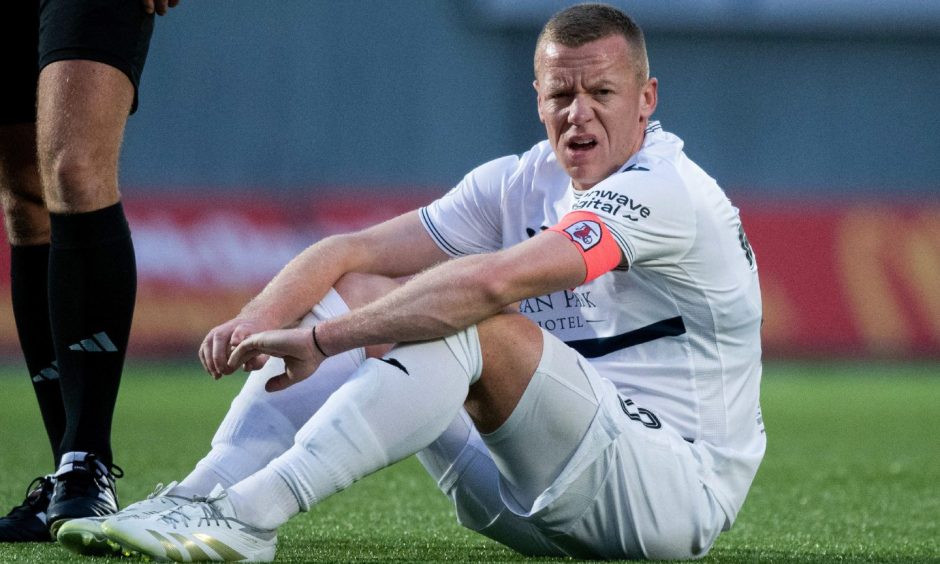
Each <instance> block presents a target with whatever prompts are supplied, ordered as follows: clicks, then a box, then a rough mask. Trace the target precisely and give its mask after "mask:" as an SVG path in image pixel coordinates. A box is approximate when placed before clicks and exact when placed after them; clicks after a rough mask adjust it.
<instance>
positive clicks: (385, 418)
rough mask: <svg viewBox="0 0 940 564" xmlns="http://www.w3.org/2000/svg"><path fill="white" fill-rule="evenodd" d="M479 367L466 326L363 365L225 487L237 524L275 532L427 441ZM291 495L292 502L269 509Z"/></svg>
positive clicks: (454, 409) (472, 333)
mask: <svg viewBox="0 0 940 564" xmlns="http://www.w3.org/2000/svg"><path fill="white" fill-rule="evenodd" d="M481 370H482V356H481V354H480V344H479V338H478V337H477V333H476V328H475V327H471V328H469V329H467V330H465V331H462V332H460V333H458V334H457V335H454V336H451V337H448V338H447V339H443V340H438V341H432V342H427V343H417V344H409V345H404V346H399V347H396V348H394V349H392V351H391V352H389V353H388V354H387V355H386V356H385V358H383V359H371V360H368V361H366V362H365V363H364V364H363V365H362V367H361V368H360V369H359V370H358V371H357V373H356V374H355V375H354V376H353V377H352V378H350V380H349V381H348V382H347V383H346V384H345V385H343V386H342V387H341V388H340V389H339V390H338V391H337V392H336V393H335V394H333V396H331V397H330V399H329V400H328V401H327V402H326V404H324V406H323V407H322V408H321V409H320V410H319V411H318V412H317V413H316V414H315V415H314V416H313V417H312V418H311V419H310V421H309V422H308V423H307V424H306V425H305V426H304V427H303V428H302V429H301V430H300V431H299V432H298V433H297V436H296V438H295V444H294V446H293V447H291V448H290V449H289V450H288V451H287V452H286V453H285V454H284V455H282V456H280V457H278V458H277V459H275V460H274V461H272V463H271V464H270V465H269V466H268V467H267V468H265V469H264V470H262V471H260V472H258V473H256V474H254V475H253V476H251V477H250V478H248V479H246V480H244V481H242V482H240V483H238V484H236V485H235V486H233V487H232V488H231V499H232V502H233V505H234V506H235V510H236V512H237V513H238V515H239V516H240V518H241V519H243V520H245V521H246V522H248V523H251V524H252V525H254V526H257V527H260V528H263V529H274V528H276V527H278V526H279V525H281V524H283V523H284V522H285V521H286V520H287V519H289V518H290V517H291V515H293V514H294V513H296V512H297V511H306V510H308V509H309V508H310V507H312V506H314V505H316V504H317V503H319V502H320V501H322V500H323V499H325V498H327V497H329V496H330V495H332V494H334V493H336V492H338V491H340V490H343V489H345V488H346V487H348V486H349V485H351V484H352V483H353V482H355V481H356V480H359V479H360V478H363V477H365V476H366V475H368V474H371V473H372V472H375V471H376V470H379V469H381V468H383V467H385V466H388V465H389V464H391V463H394V462H396V461H398V460H401V459H403V458H405V457H407V456H410V455H411V454H414V453H415V452H417V451H419V450H421V449H422V448H424V447H426V446H427V445H429V444H430V443H431V442H432V441H434V440H435V439H436V438H437V437H438V436H439V435H440V434H441V433H442V432H443V431H444V430H445V429H446V428H447V426H448V425H449V424H450V423H451V422H452V421H453V420H454V418H455V417H456V415H457V414H458V412H459V411H460V409H461V407H462V405H463V402H464V400H465V399H466V396H467V390H468V388H469V386H470V384H471V383H473V382H475V381H476V379H477V378H479V376H480V372H481ZM288 491H289V492H290V494H291V495H292V497H293V498H294V500H295V502H296V504H290V503H286V504H283V505H284V506H282V507H280V508H275V507H272V506H273V505H275V504H273V503H271V502H270V500H271V499H272V496H273V498H275V499H278V498H281V499H283V497H284V494H285V492H288Z"/></svg>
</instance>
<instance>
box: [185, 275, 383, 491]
mask: <svg viewBox="0 0 940 564" xmlns="http://www.w3.org/2000/svg"><path fill="white" fill-rule="evenodd" d="M348 311H349V308H348V307H347V306H346V303H345V302H344V301H343V299H342V298H341V297H340V295H339V294H338V293H336V292H335V291H333V290H330V292H329V293H328V294H327V295H326V297H324V298H323V300H322V301H321V302H320V303H319V304H317V305H316V306H315V307H314V308H313V311H312V313H310V314H308V315H307V316H306V317H304V319H303V321H301V325H303V326H312V325H313V324H314V323H318V322H320V321H324V320H326V319H331V318H333V317H336V316H339V315H342V314H344V313H346V312H348ZM364 360H365V351H364V350H363V349H354V350H351V351H347V352H345V353H342V354H339V355H336V356H333V357H330V358H328V359H327V360H326V361H325V362H324V363H323V364H322V365H320V367H319V368H318V369H317V372H316V374H315V375H314V376H312V377H310V378H307V379H306V380H303V381H302V382H300V383H298V384H296V385H294V386H291V388H290V389H288V390H282V391H280V392H273V393H269V392H266V391H265V390H264V385H265V383H266V382H267V381H268V380H269V379H270V378H271V377H273V376H275V375H277V374H280V373H282V372H283V371H284V361H283V360H281V359H279V358H271V359H269V360H268V362H267V363H266V364H265V366H264V367H263V368H261V369H260V370H255V371H254V372H252V373H251V375H250V376H249V377H248V380H247V381H246V382H245V385H244V386H243V387H242V390H241V392H240V393H239V394H238V396H236V397H235V399H234V400H233V401H232V405H231V407H230V408H229V411H228V413H227V414H226V415H225V419H223V421H222V423H221V425H220V426H219V428H218V430H217V431H216V433H215V436H214V437H213V438H212V450H210V451H209V453H208V454H206V456H205V457H203V459H202V460H200V461H199V462H198V463H197V464H196V467H195V468H194V469H193V471H192V472H190V474H189V475H188V476H186V478H184V479H183V480H182V481H181V482H180V483H179V485H178V486H176V488H174V490H173V492H174V493H178V494H179V495H187V496H188V495H208V494H209V492H210V491H212V488H213V487H215V485H216V484H221V485H222V486H223V487H225V488H228V487H229V486H231V485H232V484H235V483H237V482H238V481H240V480H243V479H245V478H246V477H248V476H250V475H252V474H254V473H255V472H257V471H258V470H260V469H261V468H264V466H265V465H266V464H268V462H270V461H271V460H273V459H274V458H275V457H277V456H279V455H281V454H283V453H284V451H286V450H287V449H288V448H290V446H291V445H292V444H294V435H295V434H296V433H297V431H298V430H299V429H300V428H301V427H302V426H303V425H304V424H305V423H306V422H307V421H308V420H309V419H310V417H311V416H312V415H313V414H314V413H315V412H316V411H317V410H318V409H319V408H320V406H322V405H323V403H324V402H325V401H326V400H327V398H329V396H330V394H332V393H333V392H334V391H336V389H337V388H339V387H340V386H341V385H342V384H343V383H344V382H345V381H346V380H347V379H348V378H349V376H350V375H351V374H353V373H354V372H355V371H356V369H357V368H359V366H360V365H361V364H362V363H363V361H364Z"/></svg>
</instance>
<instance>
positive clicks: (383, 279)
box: [333, 272, 399, 309]
mask: <svg viewBox="0 0 940 564" xmlns="http://www.w3.org/2000/svg"><path fill="white" fill-rule="evenodd" d="M398 286H399V283H398V282H397V281H395V280H393V279H392V278H389V277H387V276H380V275H378V274H364V273H361V272H347V273H346V274H344V275H343V277H342V278H340V279H339V280H337V281H336V284H334V285H333V289H334V290H336V292H337V293H338V294H339V295H340V297H341V298H343V301H344V302H346V305H347V306H348V307H349V309H356V308H360V307H362V306H364V305H366V304H368V303H371V302H374V301H375V300H377V299H379V298H381V297H382V296H384V295H385V294H388V293H389V292H391V291H392V290H394V289H395V288H397V287H398Z"/></svg>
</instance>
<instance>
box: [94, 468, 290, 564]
mask: <svg viewBox="0 0 940 564" xmlns="http://www.w3.org/2000/svg"><path fill="white" fill-rule="evenodd" d="M101 529H102V530H103V531H104V533H105V535H107V536H108V538H109V539H111V540H112V541H114V542H116V543H118V544H120V545H121V546H122V547H123V548H124V550H125V551H127V552H129V553H135V552H136V553H140V554H142V555H144V556H148V557H150V558H152V559H154V560H156V561H159V562H163V561H167V560H173V561H176V562H196V561H200V560H213V561H220V562H271V561H272V560H274V553H275V551H276V548H277V531H276V530H271V531H268V530H263V529H258V528H256V527H253V526H251V525H249V524H247V523H244V522H242V521H239V520H238V519H237V518H236V516H235V509H234V508H233V507H232V502H231V500H229V499H228V497H227V495H226V492H225V489H224V488H223V487H222V486H221V485H217V486H216V487H215V488H214V489H213V490H212V493H210V494H209V496H208V497H195V498H193V500H192V501H191V502H190V503H187V504H185V505H180V506H179V507H176V508H174V509H170V510H167V511H164V512H162V513H157V514H154V515H148V516H145V517H143V518H141V519H115V518H111V519H108V520H106V521H105V522H104V524H102V525H101Z"/></svg>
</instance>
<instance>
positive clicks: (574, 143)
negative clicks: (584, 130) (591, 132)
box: [568, 136, 597, 151]
mask: <svg viewBox="0 0 940 564" xmlns="http://www.w3.org/2000/svg"><path fill="white" fill-rule="evenodd" d="M595 146H597V140H596V139H594V138H593V137H589V136H584V137H580V136H579V137H575V138H573V139H571V140H570V141H568V149H569V150H572V151H588V150H590V149H593V148H594V147H595Z"/></svg>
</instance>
